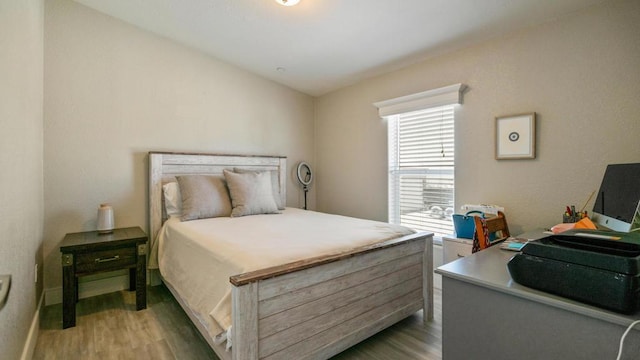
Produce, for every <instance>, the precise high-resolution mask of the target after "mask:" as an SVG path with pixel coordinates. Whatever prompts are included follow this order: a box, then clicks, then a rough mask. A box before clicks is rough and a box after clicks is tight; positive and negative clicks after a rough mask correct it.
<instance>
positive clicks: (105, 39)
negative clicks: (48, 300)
mask: <svg viewBox="0 0 640 360" xmlns="http://www.w3.org/2000/svg"><path fill="white" fill-rule="evenodd" d="M44 56H45V99H44V109H45V127H44V151H45V155H44V164H45V167H44V181H45V222H44V229H45V243H44V256H45V264H46V274H45V286H46V288H48V289H52V288H58V287H60V286H61V274H60V272H61V269H60V261H59V256H60V253H59V244H60V241H61V240H62V238H63V237H64V235H65V233H68V232H76V231H85V230H94V229H95V227H96V212H97V207H98V205H99V204H100V203H104V202H109V203H111V204H112V205H113V208H114V212H115V222H116V226H119V227H122V226H136V225H137V226H141V227H142V228H143V229H147V228H148V224H147V222H148V220H147V201H148V200H147V166H148V162H147V152H148V151H152V150H155V151H184V152H210V153H230V154H267V155H284V156H287V158H288V159H287V161H288V167H289V170H290V171H289V172H290V174H293V172H292V171H295V165H296V164H297V163H298V162H299V161H301V160H307V161H309V162H313V161H314V158H313V148H314V147H313V141H314V140H313V110H314V107H313V98H311V97H310V96H307V95H304V94H302V93H299V92H297V91H294V90H291V89H289V88H286V87H284V86H281V85H278V84H276V83H274V82H271V81H268V80H265V79H263V78H261V77H258V76H255V75H253V74H250V73H248V72H246V71H243V70H240V69H238V68H236V67H233V66H230V65H228V64H225V63H222V62H220V61H217V60H215V59H213V58H211V57H208V56H206V55H204V54H202V53H200V52H198V51H195V50H193V49H190V48H188V47H185V46H182V45H179V44H176V43H174V42H172V41H169V40H167V39H165V38H161V37H158V36H155V35H153V34H151V33H148V32H145V31H142V30H140V29H138V28H136V27H133V26H131V25H128V24H125V23H123V22H121V21H119V20H116V19H114V18H111V17H108V16H105V15H103V14H101V13H98V12H96V11H94V10H91V9H89V8H87V7H84V6H82V5H80V4H77V3H75V2H72V1H69V0H47V1H46V7H45V48H44ZM292 176H293V175H292ZM287 187H288V189H289V190H290V191H288V194H287V203H288V205H290V206H301V205H302V199H303V197H302V192H301V191H299V187H298V186H296V184H295V183H294V182H293V177H290V178H289V182H288V184H287ZM313 197H314V195H313V194H311V201H314V200H313Z"/></svg>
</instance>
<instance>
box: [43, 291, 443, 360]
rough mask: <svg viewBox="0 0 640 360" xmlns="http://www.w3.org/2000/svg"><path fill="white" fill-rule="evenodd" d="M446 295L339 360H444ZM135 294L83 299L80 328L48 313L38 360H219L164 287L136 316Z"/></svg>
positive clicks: (50, 309)
mask: <svg viewBox="0 0 640 360" xmlns="http://www.w3.org/2000/svg"><path fill="white" fill-rule="evenodd" d="M441 299H442V293H441V290H440V289H438V288H436V289H435V304H434V305H435V319H434V321H432V322H431V323H429V325H428V326H427V327H423V326H422V312H418V313H416V314H414V315H412V316H410V317H409V318H407V319H405V320H403V321H401V322H399V323H397V324H395V325H393V326H391V327H390V328H388V329H386V330H384V331H382V332H381V333H378V334H376V335H374V336H373V337H371V338H369V339H367V340H365V341H363V342H361V343H359V344H357V345H356V346H354V347H352V348H350V349H347V350H346V351H344V352H342V353H340V354H338V355H337V356H335V357H334V359H339V360H347V359H349V360H351V359H354V360H358V359H369V360H376V359H422V360H439V359H442V312H441V309H442V306H441ZM135 303H136V302H135V292H130V291H120V292H115V293H110V294H105V295H100V296H95V297H92V298H87V299H82V300H80V301H79V302H78V304H77V325H76V326H75V327H73V328H68V329H65V330H62V305H61V304H57V305H51V306H47V307H45V309H44V311H43V314H42V319H41V322H40V334H39V337H38V342H37V345H36V349H35V354H34V357H33V359H65V360H66V359H154V360H155V359H188V360H192V359H193V360H195V359H217V357H216V356H215V354H214V353H213V351H212V350H211V349H210V348H209V346H208V344H207V342H206V341H205V340H204V339H203V338H202V337H201V336H200V334H199V333H198V331H197V330H196V328H195V327H194V326H193V324H191V322H190V320H189V318H188V317H187V315H186V314H185V313H184V312H183V310H182V308H180V305H178V303H177V301H176V300H175V299H174V298H173V296H172V295H171V293H170V292H169V291H168V290H167V288H166V287H164V286H154V287H149V288H148V291H147V309H145V310H141V311H136V310H135Z"/></svg>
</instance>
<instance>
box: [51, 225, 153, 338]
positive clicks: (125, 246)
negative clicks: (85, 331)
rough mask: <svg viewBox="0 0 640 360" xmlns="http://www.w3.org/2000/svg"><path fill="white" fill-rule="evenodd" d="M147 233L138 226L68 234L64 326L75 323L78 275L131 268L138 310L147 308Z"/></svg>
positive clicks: (64, 247) (63, 245)
mask: <svg viewBox="0 0 640 360" xmlns="http://www.w3.org/2000/svg"><path fill="white" fill-rule="evenodd" d="M146 249H147V234H145V233H144V231H142V229H140V228H139V227H130V228H123V229H115V230H113V232H112V233H110V234H99V233H98V232H97V231H86V232H79V233H71V234H67V235H66V236H65V237H64V239H63V240H62V243H61V244H60V252H61V253H62V328H63V329H66V328H69V327H73V326H76V302H77V301H78V277H80V276H83V275H89V274H96V273H100V272H105V271H113V270H119V269H129V290H135V291H136V310H142V309H146V307H147V262H146V256H147V255H146V254H147V250H146Z"/></svg>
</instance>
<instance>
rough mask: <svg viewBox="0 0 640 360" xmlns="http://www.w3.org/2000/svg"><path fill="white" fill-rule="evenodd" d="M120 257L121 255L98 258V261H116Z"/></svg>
mask: <svg viewBox="0 0 640 360" xmlns="http://www.w3.org/2000/svg"><path fill="white" fill-rule="evenodd" d="M119 259H120V255H116V256H114V257H110V258H106V259H100V258H98V259H96V262H97V263H103V262H109V261H116V260H119Z"/></svg>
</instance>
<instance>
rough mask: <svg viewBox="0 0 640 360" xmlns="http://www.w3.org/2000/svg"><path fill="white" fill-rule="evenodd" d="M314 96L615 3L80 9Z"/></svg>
mask: <svg viewBox="0 0 640 360" xmlns="http://www.w3.org/2000/svg"><path fill="white" fill-rule="evenodd" d="M75 1H76V2H78V3H81V4H84V5H86V6H88V7H91V8H93V9H95V10H98V11H100V12H103V13H105V14H108V15H111V16H113V17H116V18H118V19H121V20H123V21H125V22H128V23H131V24H134V25H136V26H138V27H140V28H142V29H145V30H148V31H151V32H153V33H156V34H159V35H162V36H165V37H167V38H170V39H172V40H175V41H177V42H180V43H183V44H186V45H188V46H191V47H193V48H196V49H199V50H201V51H203V52H205V53H208V54H210V55H211V56H213V57H215V58H217V59H220V60H222V61H225V62H227V63H230V64H234V65H236V66H238V67H240V68H243V69H245V70H248V71H250V72H253V73H255V74H259V75H261V76H263V77H265V78H268V79H271V80H273V81H276V82H278V83H281V84H284V85H286V86H289V87H291V88H293V89H296V90H299V91H301V92H304V93H307V94H309V95H313V96H319V95H322V94H325V93H327V92H330V91H333V90H336V89H339V88H341V87H344V86H347V85H350V84H354V83H356V82H358V81H361V80H363V79H365V78H369V77H373V76H376V75H380V74H383V73H385V72H389V71H392V70H395V69H399V68H401V67H404V66H407V65H409V64H413V63H416V62H419V61H422V60H425V59H427V58H430V57H433V56H437V55H440V54H443V53H446V52H451V51H454V50H456V49H460V48H462V47H465V46H468V45H470V44H474V43H478V42H481V41H484V40H487V39H490V38H493V37H496V36H500V35H503V34H506V33H509V32H513V31H515V30H518V29H521V28H526V27H530V26H534V25H539V24H542V23H544V22H548V21H552V20H554V19H556V18H558V17H561V16H564V15H567V14H569V13H571V12H575V11H578V10H580V9H583V8H586V7H589V6H592V5H594V4H597V3H602V2H604V1H609V0H551V1H547V0H402V1H399V0H301V1H300V3H299V4H298V5H296V6H293V7H285V6H281V5H278V4H277V3H276V2H275V1H274V0H75Z"/></svg>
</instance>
